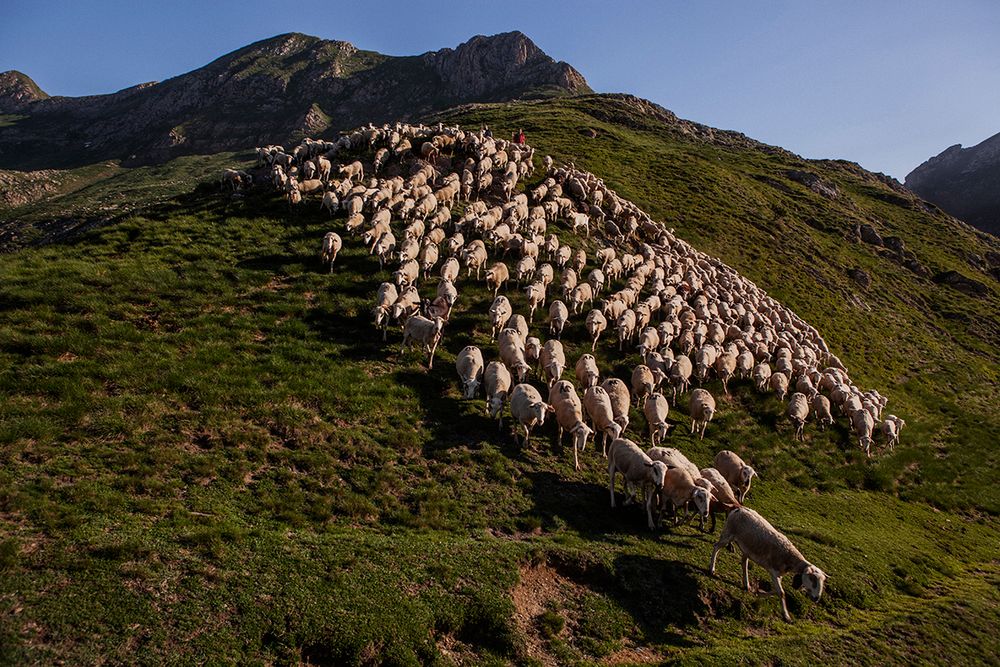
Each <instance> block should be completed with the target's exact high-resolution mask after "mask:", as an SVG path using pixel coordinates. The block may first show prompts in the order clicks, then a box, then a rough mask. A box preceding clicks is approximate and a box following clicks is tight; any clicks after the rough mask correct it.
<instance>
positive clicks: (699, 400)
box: [690, 389, 715, 440]
mask: <svg viewBox="0 0 1000 667" xmlns="http://www.w3.org/2000/svg"><path fill="white" fill-rule="evenodd" d="M690 414H691V433H698V434H699V436H700V438H699V439H701V440H704V439H705V427H707V426H708V422H710V421H712V417H713V416H714V415H715V399H714V398H713V397H712V395H711V394H710V393H708V391H706V390H705V389H695V390H694V391H692V392H691V402H690Z"/></svg>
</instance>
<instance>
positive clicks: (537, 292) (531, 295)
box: [524, 283, 545, 322]
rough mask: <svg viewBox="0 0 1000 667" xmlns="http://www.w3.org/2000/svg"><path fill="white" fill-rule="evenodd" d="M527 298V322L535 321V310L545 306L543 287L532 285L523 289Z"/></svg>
mask: <svg viewBox="0 0 1000 667" xmlns="http://www.w3.org/2000/svg"><path fill="white" fill-rule="evenodd" d="M524 293H525V294H526V295H527V297H528V322H534V321H535V309H536V308H538V307H539V306H542V305H544V304H545V285H543V284H542V283H532V284H530V285H528V286H527V287H525V288H524Z"/></svg>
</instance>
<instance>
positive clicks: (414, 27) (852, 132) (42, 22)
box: [0, 0, 1000, 180]
mask: <svg viewBox="0 0 1000 667" xmlns="http://www.w3.org/2000/svg"><path fill="white" fill-rule="evenodd" d="M515 29H516V30H521V31H522V32H524V33H526V34H527V35H528V36H529V37H531V38H532V39H533V40H534V41H535V42H536V43H537V44H538V45H539V46H540V47H541V48H542V49H543V50H545V51H546V52H547V53H549V55H551V56H553V57H554V58H556V59H557V60H565V61H567V62H569V63H570V64H572V65H573V66H575V67H576V68H577V69H579V70H580V71H581V72H582V73H583V75H584V76H585V77H586V78H587V80H588V81H589V83H590V85H591V86H592V87H593V88H594V89H595V90H597V91H599V92H629V93H633V94H636V95H639V96H641V97H646V98H648V99H651V100H653V101H654V102H657V103H659V104H662V105H663V106H665V107H667V108H668V109H670V110H672V111H674V112H675V113H677V114H678V115H680V116H682V117H684V118H689V119H691V120H695V121H698V122H702V123H707V124H709V125H712V126H715V127H719V128H723V129H732V130H738V131H740V132H744V133H746V134H747V135H749V136H751V137H754V138H756V139H759V140H761V141H765V142H768V143H772V144H777V145H780V146H784V147H786V148H788V149H790V150H793V151H795V152H797V153H800V154H802V155H804V156H805V157H810V158H821V157H829V158H845V159H850V160H854V161H856V162H859V163H860V164H861V165H862V166H864V167H866V168H868V169H871V170H874V171H882V172H886V173H888V174H891V175H893V176H896V177H897V178H899V179H900V180H902V178H903V177H904V176H905V175H906V173H907V172H908V171H909V170H910V169H912V168H913V167H915V166H916V165H917V164H919V163H920V162H922V161H923V160H925V159H926V158H928V157H930V156H931V155H934V154H936V153H938V152H940V151H942V150H943V149H945V148H946V147H948V146H950V145H952V144H955V143H962V144H964V145H966V146H970V145H973V144H976V143H978V142H980V141H982V140H984V139H986V138H987V137H989V136H992V135H993V134H996V133H997V132H1000V2H997V1H996V0H979V1H975V0H941V1H940V2H924V1H920V0H913V1H910V2H899V1H892V0H868V1H856V0H841V1H839V2H827V1H822V0H816V1H810V0H799V1H797V2H785V1H782V0H772V1H769V2H765V1H760V2H752V1H749V0H744V1H742V2H740V1H737V0H733V1H731V2H722V1H718V2H714V1H711V0H701V1H689V0H685V1H683V2H681V1H676V2H675V1H667V0H663V1H660V2H652V1H650V2H631V1H628V0H618V1H607V0H606V1H604V2H591V1H589V0H579V1H577V2H551V3H545V4H544V5H542V4H541V3H537V2H536V3H530V2H520V1H518V0H506V1H505V2H481V1H478V0H466V1H457V2H452V1H450V0H439V1H437V2H433V3H429V2H419V1H418V0H411V1H410V2H379V3H374V2H358V1H357V0H354V1H353V2H331V1H330V0H320V2H303V3H283V2H275V1H274V0H271V1H269V2H260V3H258V2H254V1H253V0H242V1H241V2H221V1H220V2H215V1H213V0H200V1H198V2H193V1H190V0H177V1H172V2H156V3H154V2H143V1H140V0H132V1H114V0H88V1H83V0H77V1H66V0H49V1H47V2H37V1H32V2H25V1H22V0H3V2H2V3H0V70H6V69H17V70H20V71H22V72H24V73H26V74H28V75H29V76H31V77H32V78H33V79H34V80H35V81H36V82H37V83H38V84H39V85H40V86H41V87H42V88H43V89H44V90H45V91H46V92H48V93H50V94H54V95H86V94H97V93H107V92H113V91H115V90H119V89H121V88H124V87H127V86H130V85H134V84H136V83H140V82H144V81H153V80H163V79H166V78H169V77H171V76H176V75H178V74H181V73H183V72H187V71H189V70H192V69H195V68H197V67H200V66H202V65H204V64H206V63H208V62H209V61H211V60H213V59H214V58H216V57H218V56H220V55H222V54H224V53H227V52H229V51H232V50H234V49H237V48H239V47H241V46H244V45H246V44H248V43H250V42H253V41H256V40H259V39H263V38H266V37H270V36H273V35H276V34H279V33H283V32H291V31H298V32H304V33H308V34H312V35H316V36H319V37H324V38H328V39H341V40H346V41H349V42H352V43H353V44H355V45H356V46H358V47H359V48H363V49H371V50H375V51H380V52H382V53H389V54H393V55H410V54H417V53H423V52H425V51H430V50H434V49H438V48H442V47H446V46H456V45H457V44H459V43H460V42H462V41H465V40H466V39H468V38H469V37H471V36H472V35H475V34H494V33H497V32H505V31H508V30H515Z"/></svg>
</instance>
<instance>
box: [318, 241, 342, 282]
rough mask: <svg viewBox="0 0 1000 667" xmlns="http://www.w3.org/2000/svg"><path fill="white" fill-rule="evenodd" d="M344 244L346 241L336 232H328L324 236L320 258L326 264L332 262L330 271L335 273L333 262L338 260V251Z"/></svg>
mask: <svg viewBox="0 0 1000 667" xmlns="http://www.w3.org/2000/svg"><path fill="white" fill-rule="evenodd" d="M343 246H344V242H343V241H342V240H341V239H340V235H339V234H337V233H336V232H327V233H326V235H325V236H323V249H322V250H321V251H320V255H319V260H320V261H321V262H323V263H324V264H326V263H327V262H329V263H330V273H333V263H334V262H335V261H336V260H337V253H339V252H340V249H341V248H342V247H343Z"/></svg>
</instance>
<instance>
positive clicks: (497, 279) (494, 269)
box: [486, 262, 510, 298]
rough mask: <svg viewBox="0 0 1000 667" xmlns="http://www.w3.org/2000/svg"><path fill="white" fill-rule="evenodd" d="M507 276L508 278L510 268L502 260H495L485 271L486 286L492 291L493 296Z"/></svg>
mask: <svg viewBox="0 0 1000 667" xmlns="http://www.w3.org/2000/svg"><path fill="white" fill-rule="evenodd" d="M508 278H510V270H509V269H508V268H507V265H506V264H504V263H503V262H496V263H495V264H493V266H491V267H490V268H489V270H487V271H486V288H487V289H490V290H492V291H493V297H494V298H496V296H497V293H498V292H500V288H501V287H503V284H504V283H505V282H507V279H508Z"/></svg>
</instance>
